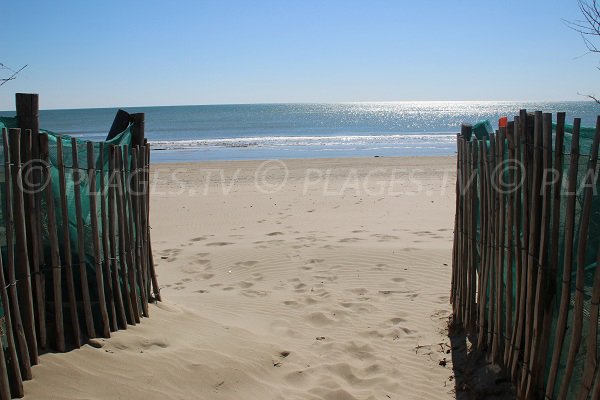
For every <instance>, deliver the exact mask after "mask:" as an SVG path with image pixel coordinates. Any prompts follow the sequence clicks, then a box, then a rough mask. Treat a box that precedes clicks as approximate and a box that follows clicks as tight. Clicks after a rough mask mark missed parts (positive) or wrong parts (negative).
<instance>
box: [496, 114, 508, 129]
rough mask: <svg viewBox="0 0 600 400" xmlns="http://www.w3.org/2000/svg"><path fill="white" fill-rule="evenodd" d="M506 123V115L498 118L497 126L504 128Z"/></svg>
mask: <svg viewBox="0 0 600 400" xmlns="http://www.w3.org/2000/svg"><path fill="white" fill-rule="evenodd" d="M507 124H508V117H500V119H499V120H498V128H506V125H507Z"/></svg>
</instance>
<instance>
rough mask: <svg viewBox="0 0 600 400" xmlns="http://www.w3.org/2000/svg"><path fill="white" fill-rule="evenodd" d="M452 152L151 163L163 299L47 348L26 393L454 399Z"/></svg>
mask: <svg viewBox="0 0 600 400" xmlns="http://www.w3.org/2000/svg"><path fill="white" fill-rule="evenodd" d="M455 162H456V159H455V158H454V157H445V158H430V157H418V158H409V157H406V158H371V159H366V158H362V159H323V160H289V161H285V163H284V164H281V163H279V162H274V161H273V162H268V163H266V164H265V163H262V162H259V161H247V162H211V163H194V164H170V165H160V164H159V165H156V166H154V171H153V172H154V175H153V179H154V187H153V189H152V190H153V195H152V200H151V213H152V220H151V224H152V239H153V247H154V258H155V261H156V263H157V264H158V267H157V271H158V274H159V280H160V283H161V286H162V295H163V297H164V299H165V301H164V302H163V303H160V304H158V305H156V306H151V307H150V318H149V319H145V320H143V322H142V324H140V325H138V326H136V327H130V328H129V329H128V330H127V331H121V332H118V333H115V334H113V336H112V338H110V339H106V340H105V339H100V340H99V341H98V343H96V344H97V346H96V347H92V346H89V345H86V346H84V347H83V348H82V349H80V350H75V351H72V352H69V353H67V354H45V355H43V356H42V357H41V364H40V365H38V366H36V367H35V368H34V369H33V371H34V379H33V381H30V382H27V383H26V385H25V390H26V393H27V396H26V397H27V398H31V399H33V398H52V399H74V398H84V399H118V398H123V399H330V400H333V399H340V400H346V399H383V400H385V399H445V398H453V397H454V394H453V393H454V391H453V389H454V381H453V380H452V377H451V376H452V367H451V363H450V362H449V363H448V364H447V365H446V366H443V365H440V361H441V360H443V359H444V358H447V359H448V360H449V359H450V356H451V355H450V354H447V351H448V350H449V347H448V346H449V340H448V338H447V336H446V332H445V329H446V323H447V318H448V315H449V314H450V305H449V304H448V298H449V290H450V275H451V271H450V268H451V267H450V266H449V265H450V261H451V247H452V228H453V216H454V182H455V175H454V169H455ZM284 166H285V167H284ZM286 171H287V172H286ZM286 176H287V179H286V180H284V178H286ZM282 181H283V182H282ZM100 346H101V347H100ZM442 364H444V363H443V362H442Z"/></svg>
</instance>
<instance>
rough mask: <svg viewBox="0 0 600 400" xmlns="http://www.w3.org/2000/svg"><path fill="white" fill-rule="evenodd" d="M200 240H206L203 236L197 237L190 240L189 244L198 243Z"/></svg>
mask: <svg viewBox="0 0 600 400" xmlns="http://www.w3.org/2000/svg"><path fill="white" fill-rule="evenodd" d="M202 240H206V238H205V237H204V236H198V237H195V238H193V239H190V242H200V241H202Z"/></svg>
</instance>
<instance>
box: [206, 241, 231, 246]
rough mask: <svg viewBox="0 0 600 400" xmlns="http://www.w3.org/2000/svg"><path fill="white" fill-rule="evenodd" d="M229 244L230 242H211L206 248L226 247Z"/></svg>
mask: <svg viewBox="0 0 600 400" xmlns="http://www.w3.org/2000/svg"><path fill="white" fill-rule="evenodd" d="M230 244H233V243H231V242H213V243H206V245H207V246H228V245H230Z"/></svg>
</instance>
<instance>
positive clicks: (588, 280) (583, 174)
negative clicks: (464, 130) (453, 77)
mask: <svg viewBox="0 0 600 400" xmlns="http://www.w3.org/2000/svg"><path fill="white" fill-rule="evenodd" d="M486 122H487V121H483V122H482V123H481V124H483V125H487V124H486ZM474 126H477V124H476V125H474ZM572 132H573V127H572V126H571V125H566V126H565V135H564V147H563V150H562V154H563V162H562V165H561V166H560V169H561V170H562V174H563V181H562V184H561V185H560V188H559V193H558V196H559V197H560V207H559V210H558V212H559V221H560V222H559V224H558V225H557V226H551V224H550V227H549V229H550V232H549V233H548V237H552V230H555V229H557V230H558V242H557V243H549V244H548V246H547V247H546V251H547V252H548V253H547V254H548V256H549V255H550V249H551V248H553V247H558V258H557V259H554V260H553V259H550V257H547V259H548V263H554V267H555V268H556V272H557V275H556V276H555V277H554V278H552V280H553V282H552V285H553V287H555V297H554V302H553V304H552V309H551V310H552V311H551V313H552V329H551V331H550V332H547V333H546V334H548V335H549V338H550V342H549V343H550V345H549V353H548V354H547V357H546V364H545V365H546V371H545V375H544V379H545V381H547V378H548V373H549V368H550V361H551V360H552V357H553V356H554V351H555V346H554V343H555V342H554V341H555V336H556V325H557V321H558V316H559V308H560V297H561V293H562V290H563V286H562V285H563V280H565V277H564V276H563V266H564V262H565V260H564V257H565V242H566V237H565V236H566V234H565V230H566V214H567V203H568V198H569V195H568V193H567V179H568V175H569V166H570V164H571V160H572V157H573V155H572V154H571V145H572V137H573V136H572ZM594 135H595V129H594V128H588V127H581V128H580V140H579V159H578V162H577V185H576V188H577V192H576V201H575V227H574V236H573V237H574V238H573V249H574V250H573V257H572V260H571V262H572V268H571V276H570V287H568V289H567V290H568V293H569V299H570V301H569V314H568V319H567V332H566V336H565V339H564V343H563V346H562V349H561V353H560V360H561V361H560V364H559V370H558V375H557V379H556V387H555V390H554V396H553V398H556V397H557V394H558V392H559V385H560V383H561V382H562V378H563V376H564V373H565V367H566V360H567V355H568V352H569V344H570V341H571V337H572V335H573V332H572V325H573V324H572V321H573V314H574V311H573V309H574V303H575V296H576V293H577V291H576V287H575V282H576V274H577V248H578V244H579V236H580V232H579V231H580V227H581V222H582V221H581V219H582V212H583V202H584V192H585V191H584V189H585V187H586V184H585V183H586V179H587V177H588V176H587V169H588V162H589V158H590V153H591V146H592V142H593V138H594ZM555 136H556V124H553V135H552V150H553V154H552V160H554V157H555V152H556V148H555ZM478 139H482V140H485V144H486V146H484V149H486V151H489V149H490V147H489V140H488V138H487V137H486V136H482V137H480V135H473V137H472V138H471V140H478ZM504 146H505V160H507V159H508V142H505V144H504ZM505 164H506V166H507V167H508V166H509V163H508V162H505ZM555 168H556V167H555ZM475 171H476V174H477V176H478V182H481V175H480V174H481V171H480V169H479V166H476V167H475ZM501 173H502V174H503V177H504V179H507V178H508V169H505V170H504V171H502V172H501ZM548 179H550V178H548ZM552 190H553V189H552ZM593 191H594V196H593V202H592V209H591V217H590V219H589V231H588V233H587V245H586V247H585V252H584V257H583V258H584V264H583V265H584V268H585V286H584V315H583V317H584V326H583V329H582V338H583V339H582V342H581V345H580V347H579V351H578V354H577V356H576V363H575V369H574V372H573V375H572V378H571V380H570V384H569V391H568V396H567V398H569V399H572V398H576V395H577V393H578V390H579V388H580V387H581V385H582V376H583V371H584V366H585V362H586V353H587V345H588V344H587V340H586V338H587V332H588V331H589V324H590V307H591V292H592V287H593V281H594V274H595V272H596V269H597V267H598V265H597V262H596V257H597V253H598V248H599V245H600V195H599V194H600V180H596V181H595V183H594V187H593ZM479 194H480V193H479ZM479 194H478V195H479ZM551 196H554V193H552V192H551ZM522 200H523V199H516V202H521V204H522ZM504 201H505V206H506V208H505V209H508V201H509V196H504ZM477 204H480V202H479V201H478V202H477ZM554 204H555V203H554V202H553V203H552V206H551V210H550V212H551V213H552V212H553V210H554V208H555V206H554ZM521 209H522V210H523V211H522V216H521V221H523V220H524V213H525V212H526V210H527V207H525V206H524V205H523V206H522V207H521ZM476 234H477V238H478V239H479V238H480V237H481V221H480V215H479V214H477V232H476ZM512 236H513V238H518V237H521V238H522V229H517V230H515V231H513V235H512ZM513 240H515V239H513ZM511 245H512V246H514V245H515V243H514V242H513V243H512V244H511ZM477 251H479V246H478V249H477ZM479 256H480V255H479ZM492 257H494V255H492ZM480 258H481V257H477V259H476V260H475V261H476V262H477V263H479V260H480ZM506 263H507V261H506V257H505V265H504V267H505V271H506V270H507V268H511V269H512V288H513V296H512V307H513V309H512V315H513V316H514V315H515V313H516V306H517V304H516V301H515V300H516V287H517V285H516V283H517V279H518V278H517V275H518V274H517V265H516V261H515V260H514V259H513V262H512V264H511V265H507V264H506ZM480 267H481V265H480V264H477V265H476V268H477V269H478V271H480ZM546 267H548V268H549V266H546ZM506 286H507V274H506V273H505V274H504V276H503V277H502V290H503V292H504V290H505V288H506ZM491 290H494V289H493V288H491V287H490V286H489V285H488V287H487V292H486V293H485V298H486V299H487V301H486V308H488V310H489V307H490V304H491V303H493V300H490V297H491V296H493V294H492V293H491ZM502 308H503V312H504V313H505V312H506V300H504V303H503V305H502ZM485 315H486V316H487V315H488V311H486V312H485ZM489 323H491V321H487V322H486V324H489ZM514 323H515V321H514V320H513V324H514ZM594 323H597V322H596V321H594ZM513 328H514V326H513ZM503 333H506V332H503ZM578 334H579V333H578ZM597 351H599V352H600V340H599V341H598V348H597ZM542 397H543V396H542Z"/></svg>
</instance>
